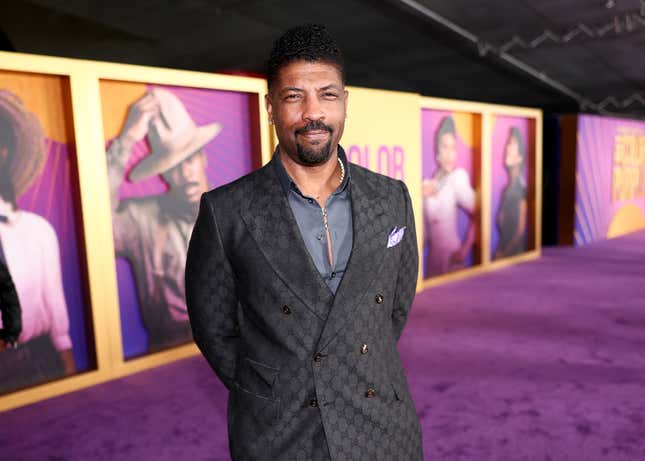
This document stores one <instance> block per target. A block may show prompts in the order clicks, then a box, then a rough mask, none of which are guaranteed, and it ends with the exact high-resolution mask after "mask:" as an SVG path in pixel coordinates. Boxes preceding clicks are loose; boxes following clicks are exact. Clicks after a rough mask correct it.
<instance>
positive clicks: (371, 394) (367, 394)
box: [365, 387, 376, 399]
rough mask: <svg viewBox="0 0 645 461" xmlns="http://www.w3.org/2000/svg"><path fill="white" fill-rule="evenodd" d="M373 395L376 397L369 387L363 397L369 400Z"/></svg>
mask: <svg viewBox="0 0 645 461" xmlns="http://www.w3.org/2000/svg"><path fill="white" fill-rule="evenodd" d="M375 395H376V391H375V390H374V389H372V388H371V387H370V388H369V389H368V390H367V392H365V397H367V398H368V399H371V398H372V397H374V396H375Z"/></svg>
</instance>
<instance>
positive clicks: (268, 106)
mask: <svg viewBox="0 0 645 461" xmlns="http://www.w3.org/2000/svg"><path fill="white" fill-rule="evenodd" d="M264 107H266V109H267V114H268V116H269V123H273V105H272V104H271V97H270V96H269V94H268V93H267V94H265V95H264Z"/></svg>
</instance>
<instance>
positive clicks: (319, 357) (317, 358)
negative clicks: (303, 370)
mask: <svg viewBox="0 0 645 461" xmlns="http://www.w3.org/2000/svg"><path fill="white" fill-rule="evenodd" d="M322 357H323V356H322V354H321V353H320V352H316V353H315V354H314V362H320V361H322Z"/></svg>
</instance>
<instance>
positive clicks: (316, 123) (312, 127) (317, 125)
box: [295, 120, 333, 134]
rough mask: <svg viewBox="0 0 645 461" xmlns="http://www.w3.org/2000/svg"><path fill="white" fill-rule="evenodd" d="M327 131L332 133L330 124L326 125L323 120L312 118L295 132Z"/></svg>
mask: <svg viewBox="0 0 645 461" xmlns="http://www.w3.org/2000/svg"><path fill="white" fill-rule="evenodd" d="M318 130H321V131H327V132H329V133H331V132H332V131H333V130H332V128H331V127H330V126H327V125H325V124H324V123H323V122H321V121H320V120H312V121H311V122H309V123H307V124H306V125H305V126H303V127H302V128H298V129H297V130H296V131H295V133H296V134H304V133H306V132H307V131H318Z"/></svg>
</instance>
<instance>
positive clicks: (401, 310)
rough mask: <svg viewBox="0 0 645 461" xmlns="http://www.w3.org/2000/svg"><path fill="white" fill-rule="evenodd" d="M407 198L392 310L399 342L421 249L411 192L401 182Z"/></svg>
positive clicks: (414, 282) (393, 322)
mask: <svg viewBox="0 0 645 461" xmlns="http://www.w3.org/2000/svg"><path fill="white" fill-rule="evenodd" d="M400 184H401V188H402V189H403V196H404V199H405V213H406V221H405V226H406V229H405V234H404V236H403V240H402V241H401V243H400V244H401V245H402V248H401V260H400V263H399V274H398V277H397V281H396V290H395V292H394V305H393V310H392V328H393V331H394V338H395V339H396V341H397V342H398V340H399V338H400V337H401V333H402V332H403V327H404V326H405V322H406V320H407V318H408V314H409V313H410V308H411V307H412V301H413V300H414V294H415V292H416V287H417V275H418V272H419V251H418V249H417V235H416V231H415V228H414V212H413V210H412V203H411V201H410V194H409V192H408V188H407V187H406V185H405V183H403V182H400Z"/></svg>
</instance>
